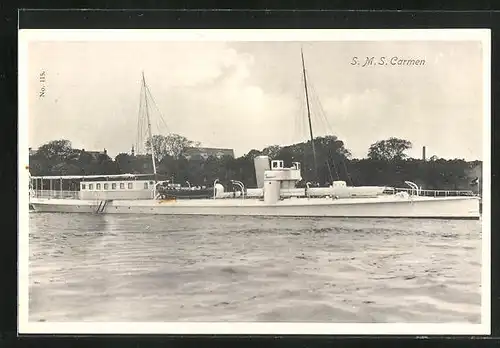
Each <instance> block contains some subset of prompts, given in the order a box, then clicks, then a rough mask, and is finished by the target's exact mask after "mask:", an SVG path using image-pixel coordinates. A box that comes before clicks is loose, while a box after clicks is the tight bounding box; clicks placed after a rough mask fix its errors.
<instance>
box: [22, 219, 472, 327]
mask: <svg viewBox="0 0 500 348" xmlns="http://www.w3.org/2000/svg"><path fill="white" fill-rule="evenodd" d="M480 244H481V224H480V222H478V221H444V220H429V221H424V220H392V219H378V220H377V219H321V218H310V219H294V218H255V217H208V216H207V217H189V216H184V217H181V216H132V215H90V214H89V215H86V214H42V213H30V279H29V281H30V300H29V312H30V320H31V321H290V322H293V321H295V322H296V321H318V322H474V323H479V322H480V306H481V298H480V278H481V273H480V270H481V264H480V261H481V248H480Z"/></svg>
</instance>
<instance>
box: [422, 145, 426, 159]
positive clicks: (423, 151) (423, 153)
mask: <svg viewBox="0 0 500 348" xmlns="http://www.w3.org/2000/svg"><path fill="white" fill-rule="evenodd" d="M422 161H425V146H423V147H422Z"/></svg>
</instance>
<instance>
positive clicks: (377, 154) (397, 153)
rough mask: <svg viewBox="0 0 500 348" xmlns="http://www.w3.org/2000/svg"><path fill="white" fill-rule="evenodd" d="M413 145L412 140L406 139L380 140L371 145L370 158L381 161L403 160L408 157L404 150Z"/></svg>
mask: <svg viewBox="0 0 500 348" xmlns="http://www.w3.org/2000/svg"><path fill="white" fill-rule="evenodd" d="M411 147H412V144H411V142H409V141H408V140H404V139H398V138H389V139H387V140H380V141H377V142H376V143H374V144H372V145H371V146H370V149H369V150H368V158H370V159H372V160H379V161H394V160H403V159H406V158H407V157H408V156H407V155H406V154H405V153H404V152H405V151H406V150H408V149H411Z"/></svg>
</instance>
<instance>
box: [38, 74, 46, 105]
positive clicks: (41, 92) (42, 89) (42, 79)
mask: <svg viewBox="0 0 500 348" xmlns="http://www.w3.org/2000/svg"><path fill="white" fill-rule="evenodd" d="M38 81H39V82H40V90H39V91H38V97H39V98H45V92H46V88H47V86H46V82H47V73H46V72H45V70H42V71H41V72H40V74H39V76H38Z"/></svg>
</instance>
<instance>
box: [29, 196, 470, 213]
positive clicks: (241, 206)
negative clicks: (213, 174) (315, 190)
mask: <svg viewBox="0 0 500 348" xmlns="http://www.w3.org/2000/svg"><path fill="white" fill-rule="evenodd" d="M30 203H31V204H32V205H33V207H34V209H35V211H38V212H59V213H96V212H97V210H98V207H99V204H100V203H101V201H95V200H76V199H41V198H32V199H31V200H30ZM100 213H101V214H160V215H232V216H237V215H245V216H288V217H365V218H368V217H372V218H442V219H451V218H456V219H479V217H480V212H479V198H477V197H440V198H430V197H410V198H402V197H396V196H382V197H377V198H346V199H328V198H314V199H307V198H296V199H285V200H282V201H279V202H278V203H276V204H265V203H264V202H263V201H261V200H256V199H255V200H253V199H220V200H219V199H213V200H212V199H196V200H194V199H193V200H178V201H157V200H115V201H109V202H108V203H107V204H106V206H105V207H104V210H103V211H102V212H100Z"/></svg>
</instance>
